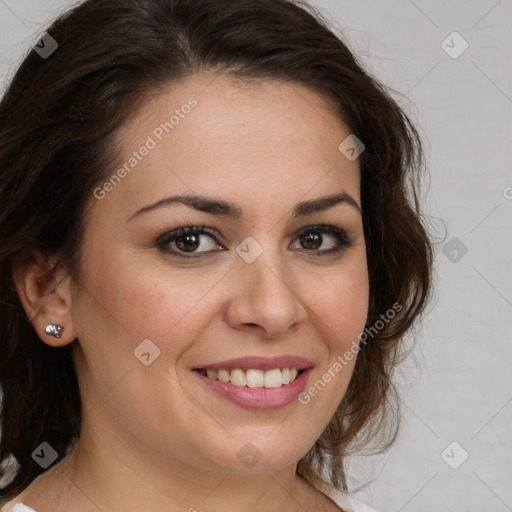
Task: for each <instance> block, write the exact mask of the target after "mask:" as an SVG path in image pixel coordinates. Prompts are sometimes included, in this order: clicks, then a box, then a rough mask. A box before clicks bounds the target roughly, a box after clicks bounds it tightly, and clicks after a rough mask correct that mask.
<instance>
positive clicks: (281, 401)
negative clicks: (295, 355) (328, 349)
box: [194, 368, 311, 409]
mask: <svg viewBox="0 0 512 512" xmlns="http://www.w3.org/2000/svg"><path fill="white" fill-rule="evenodd" d="M310 372H311V368H308V369H307V370H304V371H303V372H302V373H301V374H300V375H299V376H298V377H297V378H296V379H295V380H294V381H293V382H290V383H289V384H285V385H283V386H281V387H280V388H268V389H267V388H249V387H246V386H244V387H242V386H234V385H233V384H230V383H227V382H222V381H220V380H213V379H210V378H209V377H206V376H204V375H203V374H202V373H199V372H198V371H195V370H194V373H195V374H196V375H197V376H198V377H199V378H200V379H201V381H202V382H204V383H205V384H206V385H207V386H208V387H209V388H210V389H212V390H213V391H216V392H217V393H219V395H222V396H223V397H224V398H227V399H228V400H229V401H230V402H232V403H234V404H236V405H239V406H240V407H244V408H245V409H279V408H281V407H285V406H287V405H289V404H291V403H293V402H295V400H297V397H298V396H299V395H300V393H302V391H303V390H304V387H305V386H306V381H307V379H308V377H309V374H310Z"/></svg>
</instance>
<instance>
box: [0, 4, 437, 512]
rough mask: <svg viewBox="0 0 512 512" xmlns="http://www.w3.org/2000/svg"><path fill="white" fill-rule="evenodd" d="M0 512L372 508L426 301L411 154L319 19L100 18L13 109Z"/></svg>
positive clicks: (222, 12)
mask: <svg viewBox="0 0 512 512" xmlns="http://www.w3.org/2000/svg"><path fill="white" fill-rule="evenodd" d="M0 162H1V165H0V169H1V170H0V172H1V184H0V201H1V202H2V205H3V208H2V211H1V213H0V229H1V238H2V249H1V252H0V272H1V280H2V297H1V300H0V304H1V306H0V315H1V317H0V322H1V324H2V325H3V326H4V332H3V336H2V341H1V345H0V346H1V350H2V357H1V363H0V364H1V366H0V369H1V375H0V382H1V385H2V389H3V402H2V438H1V444H0V452H1V454H0V458H1V460H2V461H3V462H4V464H7V463H8V462H12V463H16V467H15V468H13V467H10V468H7V467H6V468H5V469H4V475H8V474H9V473H10V472H12V473H13V475H14V476H13V478H12V481H10V482H9V483H7V484H5V485H4V487H3V489H2V491H1V493H0V497H1V501H0V504H1V505H2V506H3V510H6V511H9V510H12V511H14V512H18V511H20V510H21V511H27V510H31V509H32V510H36V511H37V512H46V511H50V510H60V509H62V510H67V511H71V512H77V511H80V512H88V511H89V510H90V511H92V510H95V511H97V510H98V509H100V510H105V511H106V510H123V511H128V512H129V511H132V510H142V509H145V510H152V511H155V512H159V511H164V510H165V511H171V512H172V511H178V510H179V511H182V510H188V511H194V510H204V511H212V512H214V511H217V510H221V509H222V510H225V509H226V508H227V509H235V508H236V509H239V510H244V511H248V512H252V511H256V510H266V511H274V510H275V511H277V510H287V511H295V510H314V511H328V510H329V511H331V510H344V511H350V510H354V511H355V510H359V511H363V510H372V509H370V508H369V507H366V506H365V505H363V504H361V503H358V502H357V501H355V500H353V499H352V498H351V497H350V496H349V495H348V494H347V492H348V489H347V479H346V475H345V470H344V467H345V462H346V457H347V455H348V454H349V453H351V452H352V451H355V450H358V449H362V447H363V446H364V445H367V444H372V443H375V442H377V444H379V445H380V446H381V447H386V446H388V445H389V444H390V443H391V442H392V441H393V439H394V436H395V435H396V427H397V423H396V418H395V416H396V409H394V408H390V407H389V404H390V403H392V398H393V386H392V383H391V380H390V379H391V374H392V370H393V367H394V366H395V365H396V364H397V362H398V360H399V358H400V357H401V356H402V352H403V350H402V342H401V341H402V339H403V336H404V334H405V333H406V332H408V331H409V329H410V328H411V326H412V325H413V323H414V322H415V321H416V320H417V319H418V318H419V316H420V314H421V313H422V312H423V310H424V308H425V305H426V303H427V300H428V297H429V292H430V286H431V277H430V272H431V245H430V241H429V237H428V235H427V233H426V230H425V229H424V224H423V221H422V215H421V212H420V208H419V206H418V203H417V199H416V192H417V186H418V183H417V180H418V169H419V167H420V164H421V144H420V141H419V138H418V136H417V133H416V131H415V129H414V127H413V126H412V125H411V124H410V122H409V121H408V119H407V117H406V116H405V115H404V114H403V112H401V110H400V109H399V107H398V106H397V105H396V104H395V103H394V102H393V100H392V99H391V98H390V97H389V96H388V94H387V93H386V92H385V90H384V89H383V87H381V86H380V85H379V84H378V83H377V82H376V81H375V80H374V79H373V78H371V77H370V76H369V75H368V74H366V72H365V71H364V70H363V69H362V68H361V66H360V65H359V64H358V63H357V61H356V60H355V58H354V56H353V55H352V54H351V53H350V51H349V50H348V48H347V47H346V46H345V44H344V43H343V42H342V41H340V39H339V38H338V37H336V36H335V35H334V34H333V33H332V32H331V31H330V30H329V29H328V28H327V26H326V25H325V23H324V22H323V21H322V20H321V18H320V17H319V15H318V14H316V13H315V12H314V11H313V10H311V9H310V8H308V7H307V6H306V5H299V4H298V2H291V1H288V0H257V1H254V0H193V1H192V0H144V1H140V0H87V1H85V2H83V3H82V4H80V5H79V6H77V7H75V8H73V9H72V10H70V11H69V12H68V13H66V14H64V15H63V16H61V17H60V18H59V19H58V20H57V21H56V22H55V23H54V24H53V25H52V26H51V27H50V28H49V29H48V33H47V34H46V35H44V37H43V38H42V39H41V41H39V43H38V44H37V45H35V47H34V51H32V52H31V53H30V54H29V55H28V56H27V57H26V59H25V60H24V62H23V63H22V65H21V66H20V68H19V70H18V72H17V74H16V75H15V77H14V79H13V80H12V83H11V84H10V85H9V87H8V89H7V91H6V93H5V95H4V98H3V100H2V102H1V104H0Z"/></svg>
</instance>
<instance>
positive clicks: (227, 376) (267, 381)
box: [196, 368, 304, 389]
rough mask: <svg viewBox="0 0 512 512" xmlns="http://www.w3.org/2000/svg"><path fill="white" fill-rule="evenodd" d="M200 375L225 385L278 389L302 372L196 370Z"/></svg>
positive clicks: (287, 370)
mask: <svg viewBox="0 0 512 512" xmlns="http://www.w3.org/2000/svg"><path fill="white" fill-rule="evenodd" d="M196 371H198V372H199V373H201V375H204V376H205V377H208V378H209V379H212V380H219V381H221V382H224V383H226V384H228V383H229V384H232V385H233V386H238V387H248V388H267V389H271V388H280V387H282V386H286V385H288V384H290V383H291V382H293V381H294V380H295V379H296V378H297V377H298V376H299V375H300V374H301V373H302V372H303V371H304V370H303V369H301V370H298V369H296V368H274V369H272V370H266V371H264V370H258V369H248V370H242V369H240V368H236V369H234V370H205V369H204V368H200V369H198V370H196Z"/></svg>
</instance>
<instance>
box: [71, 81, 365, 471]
mask: <svg viewBox="0 0 512 512" xmlns="http://www.w3.org/2000/svg"><path fill="white" fill-rule="evenodd" d="M165 123H167V125H166V124H165ZM349 135H350V132H349V130H348V129H347V127H346V126H344V124H343V123H342V122H341V121H340V120H339V119H338V117H337V116H336V114H335V113H334V112H333V111H332V109H331V108H330V107H329V106H328V105H327V103H325V102H324V101H323V99H322V98H321V97H320V96H318V95H316V94H315V93H313V92H311V91H310V90H309V89H305V88H303V87H300V86H298V85H291V84H286V83H279V82H272V81H267V82H262V83H259V84H256V83H254V82H245V83H244V84H238V85H235V84H234V83H233V82H230V81H228V79H227V78H226V77H225V76H217V77H216V78H214V77H213V76H206V75H195V76H194V77H191V78H188V79H187V80H185V81H183V82H181V83H180V84H179V85H174V86H172V87H170V88H169V89H168V90H167V91H165V92H163V93H161V94H159V95H155V96H154V97H152V98H151V100H150V101H149V102H148V103H147V104H146V106H145V107H144V109H143V111H141V112H139V114H138V115H137V116H136V118H134V119H132V121H131V122H130V123H129V124H128V125H126V126H125V127H124V129H123V132H122V133H121V137H120V139H119V140H120V148H121V152H122V156H121V161H120V165H119V166H118V167H116V168H113V169H111V172H110V173H109V175H108V178H107V180H106V181H105V184H104V185H101V186H100V187H99V188H98V189H96V190H95V192H94V196H92V197H91V208H90V211H89V213H88V216H87V219H86V220H87V224H86V231H85V238H84V246H83V247H84V250H83V254H82V267H81V280H80V283H79V284H77V285H76V287H75V288H74V290H73V297H72V312H71V314H72V322H73V328H74V330H75V332H76V335H77V337H78V341H75V342H74V350H75V352H74V357H75V362H76V367H77V373H78V378H79V383H80V388H81V393H82V400H83V401H84V411H85V416H84V424H83V425H84V428H89V429H90V432H96V433H97V439H100V438H101V439H102V440H103V441H102V442H104V443H108V445H109V446H110V447H113V448H112V449H114V450H117V453H121V452H122V447H125V448H127V449H129V451H130V453H131V455H135V454H136V453H137V452H140V454H143V453H144V454H145V455H144V456H145V457H148V454H150V455H151V457H152V460H155V461H156V460H160V461H162V462H165V461H167V462H168V461H169V460H171V459H172V460H179V461H181V462H182V463H187V464H190V465H192V466H195V467H197V468H198V469H199V468H202V469H205V470H215V469H217V470H218V469H219V467H223V468H236V469H239V470H245V471H251V470H261V469H266V470H268V469H272V468H280V467H284V466H285V465H288V464H290V463H293V462H295V461H297V460H299V459H300V458H301V457H302V456H303V455H305V453H306V452H307V451H308V450H309V449H310V448H311V446H312V445H313V444H314V442H315V440H316V439H317V438H318V437H319V436H320V435H321V433H322V431H323V430H324V428H325V427H326V425H327V424H328V422H329V420H330V419H331V417H332V416H333V414H334V412H335V410H336V408H337V407H338V405H339V403H340V401H341V399H342V397H343V395H344V393H345V391H346V388H347V386H348V383H349V380H350V377H351V374H352V371H353V367H354V364H355V358H354V359H352V360H350V361H345V364H343V365H341V364H340V363H339V362H338V364H336V362H337V361H339V359H338V358H339V357H343V355H344V353H345V352H346V351H347V350H350V348H351V346H352V347H353V346H354V344H355V343H357V341H358V335H359V334H360V333H361V332H362V330H363V329H364V325H365V321H366V317H367V311H368V272H367V264H366V253H365V241H364V235H363V226H362V218H361V213H360V211H359V209H358V205H359V206H360V204H361V203H360V179H359V165H358V161H357V160H354V159H352V158H350V159H349V158H347V157H346V156H344V154H343V153H342V152H341V151H340V150H339V149H338V146H339V145H340V143H342V142H343V141H344V140H345V139H346V138H347V137H348V136H349ZM144 148H145V149H144ZM123 166H124V172H123V171H119V169H121V168H122V167H123ZM114 175H115V177H113V176H114ZM109 180H110V181H109ZM177 195H186V196H201V197H202V198H203V199H194V200H193V202H191V203H190V204H189V205H188V206H187V205H186V204H183V203H181V202H176V201H174V202H171V200H170V199H169V198H171V197H172V196H177ZM333 195H339V196H338V200H337V201H330V202H329V201H319V199H320V198H324V197H325V196H333ZM217 203H218V204H217ZM301 203H306V204H302V206H300V205H301ZM352 203H353V204H352ZM322 224H325V225H326V226H324V227H323V228H322V229H320V228H318V227H316V228H315V227H314V226H318V225H322ZM187 225H189V226H192V227H197V229H198V230H199V231H200V233H194V232H192V233H179V232H178V233H176V231H177V230H179V229H180V228H185V227H186V226H187ZM327 226H328V227H327ZM77 343H78V344H79V345H77ZM238 358H246V360H245V361H241V362H240V361H239V362H234V363H233V364H231V363H230V362H229V361H232V360H233V359H238ZM247 358H252V359H247ZM273 358H290V359H281V360H277V361H275V360H273ZM291 358H300V361H299V360H293V359H291ZM340 366H342V369H341V370H340V369H339V367H340ZM297 367H298V368H306V367H307V368H309V369H308V370H307V371H305V372H303V373H300V374H299V375H298V377H297V380H295V381H294V382H293V383H290V384H282V380H279V379H282V378H284V379H285V382H286V380H288V378H289V377H287V375H288V372H287V371H286V370H285V371H279V372H278V371H277V370H283V369H284V368H292V369H293V368H297ZM206 368H209V369H210V370H211V369H217V370H221V369H223V370H225V371H223V372H218V373H217V376H218V377H221V376H222V378H223V379H224V380H225V378H226V375H229V377H230V378H232V379H233V381H234V383H230V382H228V383H224V382H222V381H221V380H213V379H210V378H209V377H208V376H204V375H202V373H205V372H200V371H198V370H199V369H206ZM235 368H238V369H242V370H247V371H245V372H240V371H237V372H230V373H229V374H228V373H226V371H227V370H230V369H235ZM267 371H268V373H266V372H267ZM290 373H291V374H292V375H291V377H292V378H293V373H294V372H293V370H292V371H291V372H290ZM283 374H284V375H283ZM210 376H213V377H215V373H213V372H211V371H210ZM244 379H245V381H244ZM260 379H262V380H263V383H264V384H267V386H268V388H266V387H264V388H262V387H252V386H259V385H260V384H261V382H260ZM265 379H267V380H266V381H265ZM243 382H245V383H246V386H244V387H242V384H243ZM248 382H250V385H249V386H248V385H247V384H248ZM315 382H316V383H317V384H316V388H315V389H316V393H315V391H313V392H311V393H309V391H308V390H309V389H310V388H312V387H313V388H314V387H315V386H314V385H315ZM319 382H320V384H319ZM235 383H236V384H235ZM299 393H302V395H300V397H301V399H300V400H299V399H298V397H299ZM91 435H92V434H91Z"/></svg>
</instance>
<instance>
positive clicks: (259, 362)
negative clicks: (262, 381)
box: [193, 356, 313, 371]
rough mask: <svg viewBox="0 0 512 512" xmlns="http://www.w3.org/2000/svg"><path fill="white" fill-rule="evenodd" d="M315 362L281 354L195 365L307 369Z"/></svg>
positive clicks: (218, 368) (242, 368) (197, 367)
mask: <svg viewBox="0 0 512 512" xmlns="http://www.w3.org/2000/svg"><path fill="white" fill-rule="evenodd" d="M312 367H313V363H312V362H311V361H310V360H309V359H306V358H304V357H296V356H279V357H260V356H247V357H239V358H237V359H228V360H226V361H219V362H218V363H209V364H203V365H198V366H195V367H194V368H193V369H194V370H236V369H237V368H238V369H240V370H244V371H245V370H249V369H254V370H273V369H274V368H296V369H297V370H305V369H307V368H312Z"/></svg>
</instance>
